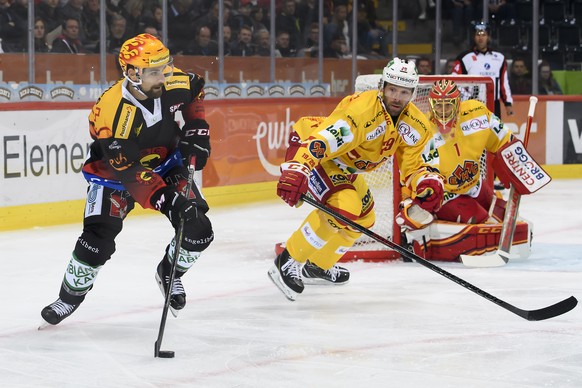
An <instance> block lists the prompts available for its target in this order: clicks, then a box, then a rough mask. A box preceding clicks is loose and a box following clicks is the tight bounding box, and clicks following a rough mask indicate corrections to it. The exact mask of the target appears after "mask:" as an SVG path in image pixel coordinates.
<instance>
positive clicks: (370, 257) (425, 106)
mask: <svg viewBox="0 0 582 388" xmlns="http://www.w3.org/2000/svg"><path fill="white" fill-rule="evenodd" d="M380 77H381V75H380V74H371V75H361V76H358V78H357V79H356V85H355V89H356V91H365V90H372V89H378V87H379V83H380ZM439 79H451V80H453V81H455V83H456V84H457V86H458V87H459V89H460V90H461V94H462V99H463V100H467V99H476V100H479V101H481V102H483V103H484V104H485V105H486V106H487V108H489V110H491V111H493V110H494V100H493V81H492V80H491V78H488V77H474V76H462V75H455V76H453V75H442V76H441V75H438V76H421V77H420V82H419V85H418V88H417V91H416V96H415V98H414V103H415V105H416V106H417V107H418V108H419V109H420V110H421V111H423V112H424V113H425V114H428V110H429V102H428V93H429V91H430V89H431V87H432V84H433V83H434V82H435V81H436V80H439ZM487 163H488V158H487V154H486V153H484V154H483V156H482V158H481V165H482V167H485V168H484V169H483V171H487V168H486V166H487ZM489 171H491V169H489ZM485 174H486V172H485ZM364 178H365V180H366V182H367V184H368V186H369V187H370V191H371V192H372V195H373V196H374V202H375V206H374V209H375V212H376V224H375V225H374V227H372V231H373V232H374V233H376V234H378V235H380V236H382V237H385V238H387V239H389V240H391V241H393V242H395V243H396V244H400V240H401V238H400V228H399V227H398V225H397V224H396V223H395V222H394V216H395V215H396V213H397V212H398V205H399V203H400V200H401V194H400V184H399V175H398V169H397V168H396V166H395V165H394V158H391V159H390V160H388V161H387V162H386V163H384V164H383V165H382V166H380V167H379V168H377V169H376V170H374V171H372V172H369V173H366V174H364ZM399 256H400V255H399V254H398V253H397V252H395V251H393V250H390V249H389V248H388V247H386V246H384V245H382V244H380V243H378V242H376V241H374V240H372V239H371V238H369V237H367V236H365V235H364V236H362V237H361V238H360V239H359V240H358V241H356V243H355V244H354V246H353V247H352V248H351V249H350V250H349V251H348V252H347V253H346V254H345V255H344V256H343V257H342V261H353V260H366V261H384V260H394V259H397V258H398V257H399Z"/></svg>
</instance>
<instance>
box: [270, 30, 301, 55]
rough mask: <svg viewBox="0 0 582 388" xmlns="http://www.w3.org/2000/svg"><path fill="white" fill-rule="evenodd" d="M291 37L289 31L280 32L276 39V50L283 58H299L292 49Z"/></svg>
mask: <svg viewBox="0 0 582 388" xmlns="http://www.w3.org/2000/svg"><path fill="white" fill-rule="evenodd" d="M290 39H291V37H290V35H289V33H288V32H287V31H279V32H278V33H277V38H276V39H275V49H276V50H277V51H278V53H279V54H280V56H281V57H285V58H286V57H295V56H297V51H296V50H295V49H294V48H293V47H291V43H290Z"/></svg>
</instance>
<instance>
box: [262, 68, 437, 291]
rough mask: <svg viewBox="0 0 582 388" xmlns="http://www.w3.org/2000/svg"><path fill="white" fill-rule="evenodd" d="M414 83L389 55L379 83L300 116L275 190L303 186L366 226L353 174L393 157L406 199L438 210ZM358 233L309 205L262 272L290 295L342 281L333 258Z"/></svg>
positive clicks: (365, 196) (368, 207)
mask: <svg viewBox="0 0 582 388" xmlns="http://www.w3.org/2000/svg"><path fill="white" fill-rule="evenodd" d="M417 85H418V74H417V71H416V67H415V65H414V63H413V62H408V61H406V60H401V59H399V58H394V59H393V60H392V61H390V62H389V63H388V65H387V66H386V67H385V68H384V69H383V74H382V78H381V81H380V85H379V90H371V91H365V92H361V93H355V94H352V95H350V96H347V97H345V98H344V99H343V100H342V101H341V102H340V103H339V104H338V105H337V107H336V108H335V110H334V111H333V112H332V113H331V114H330V115H329V116H328V117H303V118H301V119H299V120H298V121H297V123H296V124H295V125H294V126H293V129H294V131H293V132H292V133H291V136H290V139H289V149H288V150H287V154H286V158H285V160H286V161H285V162H284V163H283V164H282V165H281V177H280V179H279V183H278V185H277V194H278V195H279V196H280V197H281V198H282V199H283V200H284V201H285V202H287V203H288V204H289V205H290V206H295V205H297V204H298V203H299V202H300V197H301V195H302V194H305V193H307V192H309V194H310V195H311V196H313V197H314V198H315V199H316V200H318V201H320V202H321V203H324V204H326V205H327V206H329V207H330V208H332V209H333V210H335V211H337V212H338V213H340V214H342V215H344V216H345V217H348V218H349V219H351V220H353V221H355V222H358V223H359V224H360V225H362V226H364V227H366V228H370V227H371V226H372V225H373V224H374V222H375V215H374V210H373V208H374V198H373V197H372V194H371V192H370V190H369V189H368V186H367V184H366V183H365V181H364V178H363V177H362V176H361V175H360V174H363V173H366V172H368V171H372V170H373V169H375V168H376V167H378V166H379V165H381V164H382V163H384V162H385V161H386V160H388V159H389V158H390V157H392V156H394V157H395V158H396V161H397V163H398V166H399V168H400V171H401V175H400V176H401V183H402V184H403V185H404V186H406V187H408V188H409V190H410V192H411V193H412V198H413V201H414V204H413V206H414V207H417V208H424V210H425V211H427V212H433V211H436V210H438V209H439V207H440V205H441V202H442V194H443V182H442V177H441V175H440V174H439V172H438V170H437V169H435V168H432V167H430V166H429V164H428V163H426V162H423V161H422V158H421V152H422V150H423V148H424V146H425V145H426V143H427V141H428V140H429V138H430V135H431V132H430V129H429V123H428V121H427V119H426V117H425V116H424V114H423V113H422V112H421V111H420V110H419V109H418V108H417V107H416V106H415V105H414V104H413V103H412V102H411V100H412V98H413V96H414V93H415V91H416V87H417ZM359 236H360V233H359V232H356V231H354V230H351V229H350V228H348V227H347V226H346V225H344V224H343V223H342V222H341V221H340V220H337V219H335V218H334V217H331V216H329V215H327V214H325V213H323V212H321V211H320V210H313V211H312V212H311V213H310V214H309V215H308V216H307V218H306V219H305V220H304V222H303V223H302V224H301V226H300V228H299V229H297V230H296V231H295V232H294V233H293V234H292V235H291V237H290V238H289V239H288V240H287V242H286V244H285V246H286V248H285V249H284V251H283V252H282V253H281V254H280V255H279V256H278V257H277V258H276V259H275V264H274V266H273V267H272V268H271V269H270V270H269V271H268V274H269V277H270V278H271V280H272V281H273V282H274V283H275V285H276V286H277V287H278V288H279V289H280V290H281V291H282V292H283V294H284V295H285V296H286V297H287V298H288V299H289V300H295V299H296V297H297V294H299V293H301V292H303V289H304V282H305V284H312V283H317V282H321V283H327V284H344V283H345V282H346V281H347V280H348V279H349V272H348V271H347V269H345V268H342V267H340V266H338V265H337V264H336V263H337V262H338V261H339V259H340V258H341V257H342V255H343V254H344V253H345V252H346V250H347V249H349V248H350V247H351V246H352V245H353V243H354V242H355V240H356V239H357V238H358V237H359Z"/></svg>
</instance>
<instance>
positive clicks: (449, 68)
mask: <svg viewBox="0 0 582 388" xmlns="http://www.w3.org/2000/svg"><path fill="white" fill-rule="evenodd" d="M456 62H457V60H456V59H455V58H449V59H447V62H446V63H445V68H444V69H443V74H451V73H452V72H453V68H454V67H455V63H456Z"/></svg>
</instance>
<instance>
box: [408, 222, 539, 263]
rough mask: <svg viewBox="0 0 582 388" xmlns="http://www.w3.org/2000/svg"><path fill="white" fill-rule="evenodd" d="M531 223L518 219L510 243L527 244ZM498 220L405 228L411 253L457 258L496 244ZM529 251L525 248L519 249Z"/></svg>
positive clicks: (495, 247) (451, 259)
mask: <svg viewBox="0 0 582 388" xmlns="http://www.w3.org/2000/svg"><path fill="white" fill-rule="evenodd" d="M530 233H531V226H530V225H529V224H528V223H527V222H524V221H518V223H517V225H516V228H515V235H514V239H513V246H514V247H515V246H521V245H523V244H527V245H529V244H530V243H531V241H530V238H529V236H530ZM500 235H501V224H475V225H467V224H459V223H453V222H447V221H435V222H433V223H432V224H431V225H430V226H429V227H428V228H425V229H423V230H421V231H417V232H407V233H406V237H407V240H408V241H409V242H412V246H413V250H414V253H416V254H417V255H419V256H421V257H424V258H425V259H427V260H435V261H458V260H459V256H460V255H462V254H463V255H480V254H483V253H486V252H492V251H494V250H496V249H497V248H498V246H499V237H500ZM523 251H529V250H523Z"/></svg>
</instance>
